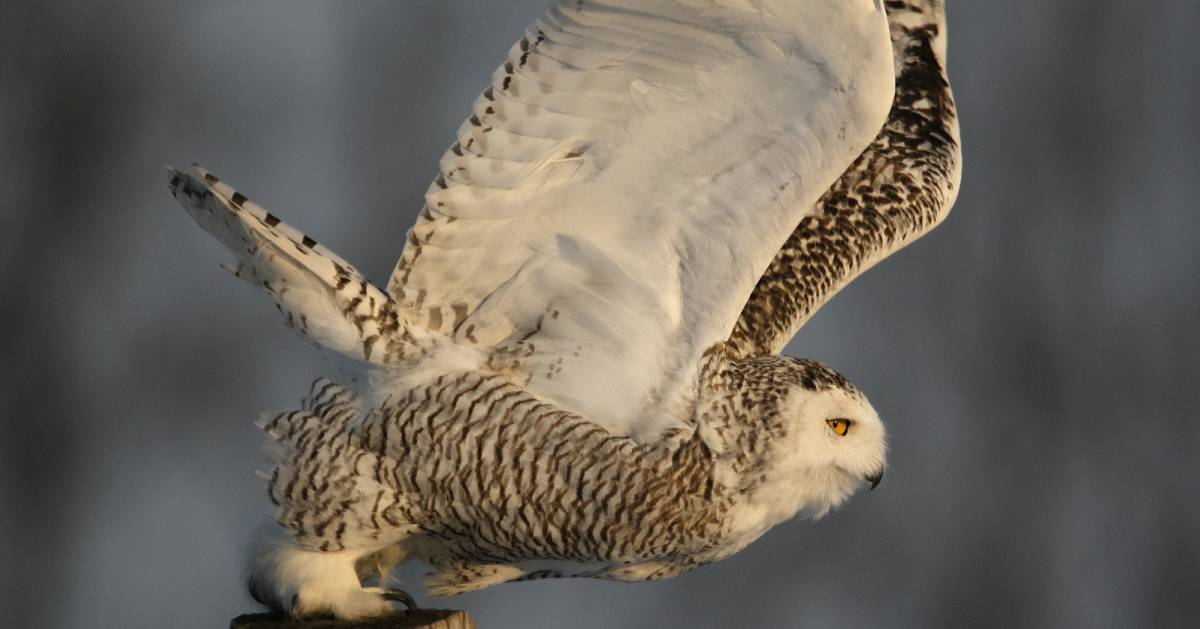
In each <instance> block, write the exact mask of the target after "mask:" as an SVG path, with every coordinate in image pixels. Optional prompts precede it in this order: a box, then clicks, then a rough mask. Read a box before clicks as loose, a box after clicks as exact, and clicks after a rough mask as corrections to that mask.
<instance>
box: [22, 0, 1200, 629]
mask: <svg viewBox="0 0 1200 629" xmlns="http://www.w3.org/2000/svg"><path fill="white" fill-rule="evenodd" d="M545 2H546V0H487V1H483V0H441V1H435V0H419V1H418V0H393V1H390V2H381V1H373V2H363V1H360V2H354V3H349V2H340V3H334V2H324V3H318V2H296V1H289V2H284V1H281V0H277V1H272V2H265V1H260V2H249V3H247V2H204V3H174V2H121V3H98V2H88V1H79V2H68V1H57V2H39V3H34V2H20V1H18V2H13V1H12V0H8V1H6V2H4V3H2V4H0V42H2V43H0V45H2V46H3V48H2V49H0V52H2V53H3V54H0V112H2V113H0V282H2V287H3V292H2V293H0V295H2V296H0V304H2V305H0V323H2V329H3V333H2V335H0V370H2V372H0V375H2V379H0V383H2V384H0V405H2V406H0V474H3V476H2V483H0V491H2V494H0V513H2V515H0V527H2V528H0V535H2V536H3V537H2V539H4V540H5V544H4V546H3V550H0V561H2V562H3V563H2V569H0V573H2V576H0V579H2V581H0V585H2V587H0V605H2V609H3V615H4V621H3V624H4V625H6V626H10V627H84V626H87V627H134V628H137V627H146V628H152V627H153V628H157V627H197V628H199V627H206V628H207V627H221V626H226V623H227V622H228V620H229V619H230V618H231V617H233V616H234V615H236V614H238V613H241V612H245V611H250V610H253V609H255V606H254V605H253V603H252V602H251V600H250V599H249V598H248V597H247V595H246V594H245V592H244V587H243V583H242V579H241V576H240V573H239V571H240V566H239V556H240V552H241V545H242V543H243V540H244V539H245V538H246V537H247V536H248V534H249V532H250V531H251V529H252V528H253V527H254V525H255V524H256V523H257V522H258V521H260V520H261V519H262V518H263V517H264V515H265V514H266V512H267V509H266V500H265V497H264V494H263V491H262V488H261V483H260V481H258V480H257V479H256V477H255V476H254V471H255V469H256V468H257V467H259V466H260V465H261V464H262V462H263V457H262V456H261V454H260V443H261V440H260V437H259V435H258V434H257V431H256V430H255V429H254V428H253V426H252V422H253V421H254V420H255V419H256V417H257V416H258V414H259V412H260V411H263V410H267V409H279V408H286V407H290V406H291V405H293V404H295V403H296V401H297V400H298V398H299V397H300V395H301V394H303V393H304V392H305V391H306V390H307V385H308V383H309V382H310V381H311V380H312V379H313V378H314V377H316V376H318V375H321V374H322V373H324V372H325V370H326V367H325V364H324V362H323V360H322V359H321V358H320V356H319V354H318V353H317V352H316V351H315V350H313V349H311V348H310V346H309V345H307V344H306V343H304V342H301V341H300V340H299V339H298V337H296V336H294V335H293V333H292V332H290V331H289V330H287V329H286V328H285V327H284V326H283V325H282V323H281V321H280V318H279V317H278V315H277V313H276V312H275V310H274V309H273V308H272V307H271V305H270V303H269V300H267V299H265V298H264V297H263V296H261V295H259V294H257V293H255V292H254V291H253V290H252V289H251V288H250V287H248V286H245V285H242V284H241V283H239V282H236V281H234V280H233V279H231V278H230V277H228V276H227V275H226V274H225V273H224V272H222V271H221V270H220V269H219V268H218V267H217V263H218V261H222V260H225V259H226V257H225V255H224V253H223V252H222V251H220V250H219V247H218V245H217V244H216V243H215V242H214V241H212V240H211V239H210V238H209V237H207V236H206V235H205V234H203V233H202V232H201V231H200V230H199V229H198V228H197V227H196V226H195V225H194V224H192V223H191V221H190V220H189V219H188V218H187V216H186V215H185V214H184V213H183V212H182V211H181V210H180V209H179V208H178V207H177V206H175V204H174V202H173V201H172V199H171V198H170V195H169V194H168V192H167V189H166V183H165V180H166V176H165V172H164V170H163V166H164V165H165V164H173V165H179V166H184V165H187V164H189V163H191V162H193V161H197V162H201V163H203V164H204V165H205V166H206V167H208V168H209V169H211V170H213V171H214V172H216V173H218V174H219V175H221V176H223V177H224V178H226V179H227V180H229V181H231V182H233V183H234V184H235V185H237V186H239V188H240V189H242V190H243V191H245V192H246V193H247V194H248V195H249V196H250V197H251V198H254V199H256V200H260V201H261V202H262V203H263V204H264V205H266V206H268V207H270V208H272V209H273V210H275V211H276V212H277V213H279V214H281V215H282V216H284V217H286V218H287V220H289V221H290V222H292V223H293V224H295V225H297V226H299V227H300V228H302V229H304V230H305V231H307V232H308V233H310V234H313V235H315V236H316V237H317V238H318V239H319V240H321V241H322V242H323V243H325V244H328V245H329V246H330V247H331V248H333V249H334V250H335V251H338V252H339V253H341V254H342V255H343V256H345V257H346V258H348V259H350V260H352V261H354V262H356V263H357V264H358V266H359V268H361V269H363V270H364V271H365V272H366V273H367V274H368V276H370V277H372V278H373V279H374V280H376V281H377V282H382V281H383V280H385V279H386V277H387V275H388V273H390V270H391V267H392V264H393V263H394V261H395V258H396V257H397V256H398V255H399V252H400V247H401V243H402V238H403V236H404V233H405V230H406V229H407V228H408V226H409V224H410V222H411V221H412V219H413V217H414V215H415V212H416V211H417V210H418V209H419V207H420V205H421V195H422V193H423V192H424V190H425V187H426V185H427V184H428V182H429V181H430V179H431V177H432V176H433V175H434V174H435V167H436V160H437V158H438V156H439V155H440V154H441V152H442V151H443V150H444V149H445V148H446V147H447V146H448V145H449V144H450V143H451V142H452V140H453V134H454V131H455V129H456V128H457V126H458V124H459V122H460V121H461V120H462V119H463V118H464V117H465V116H466V115H467V113H468V107H469V104H470V103H471V101H472V99H473V98H474V97H475V95H476V94H477V93H478V92H479V90H480V89H481V88H482V87H483V86H484V85H485V84H486V81H487V79H488V76H489V75H490V72H491V70H492V69H493V67H494V66H495V65H496V64H497V63H498V62H499V61H501V60H502V56H503V54H504V53H505V51H506V50H507V48H508V46H509V45H510V44H511V43H512V41H514V40H515V38H516V36H517V35H518V33H519V32H520V31H521V29H523V28H524V27H525V25H526V24H527V23H529V22H530V21H531V20H532V19H533V18H534V16H535V15H536V14H537V13H538V12H539V11H540V10H541V8H542V7H543V6H544V4H545ZM949 12H950V20H951V31H950V54H951V59H950V62H951V68H950V69H951V76H952V81H953V83H954V87H955V92H956V94H957V97H958V103H959V107H960V111H961V117H962V127H963V138H964V146H965V164H966V169H965V176H964V180H963V188H962V194H961V196H960V197H959V199H958V204H957V206H956V209H955V210H954V212H953V213H952V214H951V216H950V219H949V220H948V222H947V223H945V225H944V226H943V227H941V228H940V229H938V230H937V231H936V232H934V233H933V235H931V236H930V237H928V238H926V239H924V240H922V241H920V242H919V243H917V244H916V245H914V246H912V247H911V248H909V249H907V250H905V251H903V252H902V253H900V254H898V255H897V256H895V257H894V258H892V259H891V260H889V261H888V262H887V263H885V264H882V265H881V266H879V267H878V268H877V269H876V270H874V271H872V272H870V273H868V274H867V275H866V276H864V277H863V278H862V279H860V280H858V281H857V282H855V283H854V284H853V286H851V287H850V288H849V289H847V290H846V291H845V292H844V293H842V294H841V295H840V296H838V297H837V298H836V299H835V300H834V301H833V302H832V303H831V304H830V305H829V306H827V307H826V308H825V309H824V310H822V311H821V313H820V314H819V315H818V316H817V317H816V318H815V319H814V320H813V321H812V322H811V323H810V324H809V325H808V326H807V327H806V328H805V329H804V330H803V331H802V332H801V334H800V335H799V336H798V337H797V338H796V340H795V341H794V342H793V344H792V346H791V349H790V350H789V351H791V352H792V353H798V354H802V355H807V356H811V357H814V358H817V359H820V360H823V361H826V362H828V363H830V364H832V365H835V366H837V367H838V368H839V369H840V370H841V371H842V372H843V373H845V374H847V375H848V376H849V377H850V378H851V379H852V380H854V381H855V382H856V383H857V384H858V385H859V386H861V387H862V388H863V389H864V390H865V391H867V392H868V393H869V394H870V396H871V399H872V401H873V402H874V404H875V406H876V407H877V408H878V409H879V410H880V412H881V414H882V415H883V416H884V418H885V421H887V422H888V425H889V427H890V433H891V461H890V463H891V467H890V470H889V471H888V474H887V479H886V481H885V482H884V484H883V485H882V486H881V488H880V489H879V490H877V491H875V492H873V493H870V494H866V495H861V496H858V497H857V498H855V499H854V500H852V501H851V503H850V504H849V505H848V506H847V507H845V508H843V509H842V510H841V511H840V512H838V513H836V514H834V515H832V516H831V517H828V518H826V519H825V520H822V521H820V522H817V523H800V522H795V523H789V524H785V525H782V526H779V527H777V528H776V529H774V530H773V531H771V532H770V533H769V534H768V535H767V536H766V537H765V538H763V539H762V540H761V541H759V542H758V543H756V544H754V545H753V546H751V547H750V548H749V549H747V550H746V551H744V552H742V553H741V554H739V555H737V556H735V557H734V558H732V559H729V560H727V561H724V562H721V563H719V564H716V565H713V566H709V567H706V568H704V569H701V570H699V571H697V572H695V573H692V574H689V575H685V576H683V577H680V578H677V579H674V580H671V581H668V582H664V583H659V584H646V585H634V586H630V585H622V584H613V583H600V582H590V581H563V582H538V583H528V584H517V585H509V586H503V587H499V588H494V589H490V590H486V591H483V592H480V593H476V594H470V595H466V596H462V597H460V598H456V599H451V600H448V601H442V603H443V604H448V605H451V606H454V607H459V608H463V609H466V610H468V611H470V612H471V613H472V614H473V615H474V616H475V617H476V618H477V619H478V620H479V621H480V626H481V627H485V628H489V629H490V628H502V627H567V626H570V627H664V626H678V627H733V626H763V627H801V626H803V627H998V628H1000V627H1003V628H1012V627H1136V626H1142V627H1151V626H1153V627H1167V626H1175V627H1194V626H1198V625H1197V623H1198V622H1200V500H1198V498H1200V487H1198V486H1197V473H1196V461H1197V458H1198V457H1200V421H1197V417H1196V411H1195V408H1196V402H1195V400H1194V398H1193V396H1194V395H1195V394H1196V391H1197V389H1198V388H1200V377H1198V376H1200V333H1198V331H1197V329H1198V326H1200V290H1198V289H1200V277H1198V276H1200V247H1198V246H1197V245H1198V244H1200V211H1198V208H1197V199H1198V198H1200V184H1198V181H1200V142H1198V141H1197V140H1200V132H1198V130H1200V125H1198V124H1197V116H1198V115H1200V43H1198V42H1197V38H1196V32H1195V30H1196V25H1197V24H1200V5H1197V4H1196V3H1193V2H1182V1H1177V2H1167V1H1148V2H1121V1H1118V0H1101V1H1097V0H1060V1H1057V2H1044V1H1036V2H1035V1H1032V0H1012V1H1008V2H968V1H967V0H957V1H952V2H951V3H950V7H949ZM420 573H421V569H420V568H419V567H414V568H411V569H407V570H406V571H405V572H404V574H403V576H404V577H405V579H406V580H407V581H408V582H409V583H412V584H413V585H415V583H414V582H415V581H416V580H417V579H418V577H419V575H420ZM415 591H416V592H418V594H419V593H420V588H419V587H417V588H416V590H415Z"/></svg>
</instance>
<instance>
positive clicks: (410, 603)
mask: <svg viewBox="0 0 1200 629" xmlns="http://www.w3.org/2000/svg"><path fill="white" fill-rule="evenodd" d="M363 589H364V590H366V591H368V592H372V593H375V594H378V595H379V597H380V598H382V599H383V600H385V601H391V602H394V603H400V604H401V605H404V606H405V607H407V608H408V609H410V610H413V609H420V608H419V607H417V601H416V599H414V598H413V597H412V595H411V594H409V593H408V592H405V591H404V590H397V589H396V588H380V587H372V588H363Z"/></svg>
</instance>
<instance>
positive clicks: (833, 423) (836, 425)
mask: <svg viewBox="0 0 1200 629" xmlns="http://www.w3.org/2000/svg"><path fill="white" fill-rule="evenodd" d="M825 423H826V424H829V427H830V428H832V429H833V432H836V433H837V434H838V436H840V437H845V436H846V433H848V432H850V424H852V423H854V422H851V421H850V420H848V419H843V418H841V417H838V418H837V419H827V420H825Z"/></svg>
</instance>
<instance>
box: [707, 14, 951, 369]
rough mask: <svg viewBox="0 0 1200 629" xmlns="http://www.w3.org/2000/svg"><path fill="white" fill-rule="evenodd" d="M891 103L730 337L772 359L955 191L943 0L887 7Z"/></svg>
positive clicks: (736, 352) (946, 205) (941, 214)
mask: <svg viewBox="0 0 1200 629" xmlns="http://www.w3.org/2000/svg"><path fill="white" fill-rule="evenodd" d="M886 6H887V9H888V14H889V21H890V23H891V32H892V45H893V48H894V51H895V52H894V54H895V55H896V99H895V102H894V103H893V106H892V110H891V112H890V113H889V114H888V119H887V122H886V123H885V125H884V127H883V129H882V130H881V131H880V132H879V135H878V136H877V137H876V138H875V140H874V141H873V142H872V143H871V145H870V146H869V147H868V148H867V149H866V151H864V152H863V154H862V155H861V156H860V157H859V158H858V159H857V160H855V161H854V163H853V164H852V165H851V166H850V168H849V169H847V170H846V173H845V174H844V175H842V177H841V178H840V179H839V180H838V181H837V183H835V184H834V185H833V187H832V188H830V190H829V191H828V192H826V193H825V195H824V196H823V197H822V198H821V200H820V201H819V202H818V205H817V208H816V210H815V211H814V212H813V213H812V216H809V217H807V218H805V219H804V220H803V221H801V223H800V225H799V226H797V227H796V230H795V231H794V232H793V233H792V235H791V236H790V237H789V238H788V240H787V242H786V243H785V244H784V245H783V247H782V248H781V249H780V250H779V253H778V254H777V255H776V256H775V259H774V261H773V262H772V263H771V265H770V267H769V268H768V269H767V270H766V272H765V273H764V274H763V276H762V278H761V279H760V280H759V282H758V284H757V286H756V287H755V288H754V292H753V293H752V294H751V296H750V299H749V300H748V301H747V302H746V306H745V308H744V309H743V310H742V314H741V317H740V318H739V319H738V322H737V324H736V325H735V327H734V330H733V333H732V335H731V336H730V339H729V351H730V353H731V355H732V356H753V355H757V354H772V353H777V352H779V351H780V350H782V349H783V347H784V345H786V344H787V342H788V341H789V340H790V339H791V338H792V335H794V334H795V333H796V330H798V329H799V328H800V326H802V325H803V324H804V322H805V321H807V320H808V318H809V317H810V316H812V314H813V313H814V312H816V310H817V309H818V308H820V307H821V305H823V304H824V303H825V302H826V301H828V300H829V298H831V297H832V296H833V295H834V294H835V293H837V291H839V290H840V289H841V288H842V287H844V286H845V285H846V284H848V283H849V282H850V281H851V280H853V279H854V278H855V277H857V276H858V275H859V274H860V273H862V272H863V271H865V270H867V269H868V268H870V267H871V266H872V265H874V264H875V263H877V262H879V261H880V260H882V259H883V258H885V257H887V256H888V255H890V254H891V253H894V252H895V251H897V250H899V249H901V248H903V247H904V246H905V245H907V244H909V243H911V242H912V241H914V240H916V239H917V238H919V237H921V236H922V235H924V234H925V233H926V232H928V231H929V230H931V229H933V228H934V227H935V226H936V225H937V224H938V223H939V222H941V221H942V219H944V218H945V217H946V215H947V213H948V212H949V211H950V207H951V205H952V204H953V203H954V199H955V197H956V195H957V193H958V190H957V189H958V181H959V172H960V171H959V169H960V159H961V154H960V148H959V140H958V116H957V114H956V112H955V106H954V97H953V95H952V94H951V92H950V84H949V82H948V81H947V78H946V74H945V68H944V57H943V54H942V52H941V50H940V49H939V42H938V39H939V37H944V33H943V32H942V29H943V28H944V25H945V19H944V14H943V8H942V6H941V2H940V1H938V2H930V1H929V0H924V1H921V2H904V1H897V0H891V1H889V2H887V3H886Z"/></svg>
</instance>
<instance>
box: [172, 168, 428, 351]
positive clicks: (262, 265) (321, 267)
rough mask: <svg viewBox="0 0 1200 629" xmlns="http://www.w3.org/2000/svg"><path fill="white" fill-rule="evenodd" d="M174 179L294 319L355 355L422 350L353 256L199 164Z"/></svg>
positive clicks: (205, 223)
mask: <svg viewBox="0 0 1200 629" xmlns="http://www.w3.org/2000/svg"><path fill="white" fill-rule="evenodd" d="M167 170H168V173H169V175H170V180H169V185H170V188H171V193H172V194H173V195H174V196H175V199H176V200H178V201H179V203H180V204H181V205H183V207H184V209H185V210H187V212H188V214H189V215H191V217H192V219H193V220H195V221H196V223H197V224H198V225H200V227H201V228H203V229H204V230H205V231H207V232H208V233H210V234H212V235H213V236H214V237H216V239H217V240H219V241H221V243H222V244H224V245H225V246H226V247H228V248H229V249H230V250H232V251H233V252H234V254H235V255H236V257H237V265H236V266H235V267H232V268H231V269H230V270H231V271H232V272H233V274H234V275H236V276H237V277H239V278H241V279H244V280H246V281H248V282H250V283H251V284H253V285H255V286H257V287H259V288H261V289H262V290H264V291H266V292H267V293H268V294H269V295H271V296H272V297H273V298H274V299H275V302H276V305H277V306H278V307H279V310H280V311H281V312H282V313H283V314H284V316H285V317H286V319H287V323H288V325H289V326H291V327H293V328H294V329H296V330H297V331H299V332H300V333H301V334H302V335H304V336H306V337H308V338H310V339H312V340H313V341H315V342H316V343H317V344H318V345H320V346H322V347H326V348H328V349H332V350H335V351H338V352H341V353H343V354H347V355H349V356H352V357H354V358H357V359H360V360H365V361H367V362H376V363H392V362H398V361H402V360H405V359H407V358H409V357H411V356H413V355H416V354H420V353H421V352H422V350H421V339H420V338H419V334H420V333H419V332H418V331H415V330H414V329H413V328H412V326H410V325H409V323H408V317H407V316H406V313H405V312H404V311H403V310H402V309H401V308H400V307H399V306H398V305H397V304H396V302H395V301H394V300H393V299H392V297H391V296H390V295H388V294H387V293H385V292H383V291H381V290H379V289H378V288H376V287H375V286H374V285H372V284H371V283H370V282H368V281H367V280H366V278H364V277H363V276H362V274H361V273H359V271H358V270H357V269H355V268H354V267H353V266H352V265H351V264H350V263H348V262H346V261H345V260H343V259H342V258H340V257H339V256H338V255H337V254H335V253H333V252H332V251H330V250H329V249H327V248H325V247H323V246H321V245H320V244H319V243H317V241H316V240H314V239H312V238H310V237H308V236H306V235H305V234H303V233H301V232H300V231H299V230H297V229H295V228H293V227H291V226H290V225H288V224H286V223H284V222H283V221H281V220H280V219H279V218H278V217H276V216H275V215H274V214H271V213H270V212H268V211H267V210H265V209H263V208H262V207H261V206H259V205H257V204H255V203H252V202H251V201H250V200H249V199H247V198H246V196H245V195H243V194H241V193H239V192H238V191H236V190H234V189H233V188H232V187H230V186H229V185H228V184H226V183H224V182H222V181H221V180H220V179H218V178H217V177H215V176H214V175H212V174H211V173H208V172H207V171H205V170H203V169H201V168H199V167H196V171H197V173H199V175H200V176H201V178H202V179H203V182H200V181H197V180H196V179H194V178H192V177H191V176H189V175H187V174H185V173H182V172H179V171H177V170H175V169H171V168H168V169H167Z"/></svg>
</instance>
